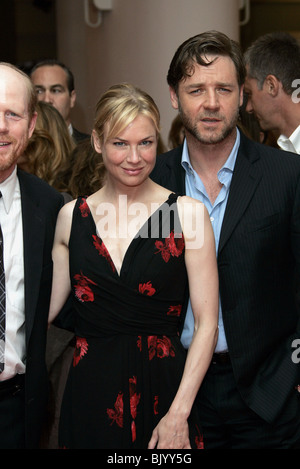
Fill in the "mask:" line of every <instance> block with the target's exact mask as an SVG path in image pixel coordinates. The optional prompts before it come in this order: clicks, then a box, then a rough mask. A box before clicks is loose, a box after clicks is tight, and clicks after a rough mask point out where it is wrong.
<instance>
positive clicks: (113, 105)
mask: <svg viewBox="0 0 300 469" xmlns="http://www.w3.org/2000/svg"><path fill="white" fill-rule="evenodd" d="M141 114H142V115H144V116H146V117H149V118H150V119H151V120H152V122H153V124H154V126H155V129H156V132H157V135H159V132H160V113H159V110H158V107H157V105H156V104H155V102H154V100H153V99H152V98H151V96H149V95H148V94H147V93H145V92H144V91H142V90H141V89H140V88H138V87H136V86H134V85H132V84H130V83H121V84H118V85H113V86H111V87H110V88H109V89H108V90H107V91H106V92H105V93H104V94H103V95H102V97H101V98H100V100H99V101H98V103H97V106H96V113H95V120H94V130H95V133H96V135H97V137H98V139H99V141H100V142H101V143H104V126H105V124H108V134H107V135H106V138H113V137H116V136H117V135H118V134H119V133H120V132H122V130H124V129H125V128H126V127H127V126H128V125H129V124H130V123H131V122H132V121H133V120H134V119H135V118H136V117H137V116H138V115H141Z"/></svg>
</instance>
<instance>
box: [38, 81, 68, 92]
mask: <svg viewBox="0 0 300 469" xmlns="http://www.w3.org/2000/svg"><path fill="white" fill-rule="evenodd" d="M35 88H37V89H41V90H45V89H46V87H45V86H44V85H35ZM49 88H50V89H51V88H61V89H63V90H64V89H66V88H65V86H63V85H61V84H60V83H57V84H55V85H50V86H49Z"/></svg>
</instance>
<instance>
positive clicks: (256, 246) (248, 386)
mask: <svg viewBox="0 0 300 469" xmlns="http://www.w3.org/2000/svg"><path fill="white" fill-rule="evenodd" d="M167 80H168V84H169V88H170V96H171V103H172V106H173V108H174V109H176V110H178V111H179V115H180V117H181V119H182V122H183V125H184V131H185V140H184V142H183V145H182V146H180V147H178V148H176V149H174V150H171V151H170V152H168V153H166V154H163V155H160V156H159V157H158V159H157V163H156V167H155V168H154V170H153V173H152V176H151V177H152V179H153V180H154V181H155V182H157V183H159V184H161V185H163V186H165V187H166V188H168V189H170V190H172V191H174V192H177V193H179V194H186V195H189V196H191V197H194V198H196V199H199V200H200V201H202V202H203V203H204V204H205V206H206V208H207V210H208V212H209V214H210V219H211V223H212V226H213V230H214V234H215V241H216V251H217V258H218V270H219V285H220V287H219V290H220V301H219V338H218V342H217V345H216V349H215V353H214V355H213V359H212V362H211V365H210V367H209V369H208V372H207V374H206V377H205V379H204V381H203V384H202V386H201V390H200V391H199V393H198V408H199V412H200V416H201V421H202V425H203V430H204V448H207V449H218V448H219V449H226V448H229V449H247V448H248V449H250V448H251V449H267V448H269V449H271V448H272V449H284V448H288V449H290V448H295V447H299V439H300V398H299V397H300V396H299V389H300V386H299V383H300V364H299V363H298V362H299V360H297V359H295V358H296V357H297V354H295V353H293V352H295V347H297V344H299V338H300V320H299V310H298V308H297V304H296V300H295V296H296V295H295V290H296V288H295V283H296V282H295V279H296V273H297V275H299V273H300V160H299V156H297V155H295V154H292V153H287V152H283V151H281V150H277V149H274V148H271V147H268V146H266V145H262V144H259V143H256V142H253V141H251V140H249V139H248V138H247V137H246V136H245V135H244V134H243V133H242V132H241V131H240V130H239V129H238V127H237V123H238V116H239V108H240V106H241V105H242V102H243V87H244V80H245V65H244V60H243V55H242V53H241V50H240V48H239V46H238V44H237V43H236V42H235V41H232V40H231V39H230V38H228V37H227V36H226V35H225V34H223V33H220V32H217V31H208V32H204V33H202V34H198V35H196V36H194V37H192V38H190V39H188V40H186V41H185V42H184V43H183V44H181V46H179V48H178V49H177V51H176V53H175V55H174V57H173V59H172V61H171V64H170V67H169V71H168V76H167ZM298 284H299V282H298V279H297V285H298ZM193 332H194V324H193V320H192V312H191V305H190V302H189V301H188V298H187V312H186V318H185V321H184V324H183V331H182V335H181V341H182V343H183V345H184V346H185V348H188V347H189V345H190V343H191V340H192V336H193ZM298 347H299V345H298Z"/></svg>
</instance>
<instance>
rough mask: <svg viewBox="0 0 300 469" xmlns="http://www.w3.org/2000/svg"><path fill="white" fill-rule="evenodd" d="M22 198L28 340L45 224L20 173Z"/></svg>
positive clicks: (40, 263)
mask: <svg viewBox="0 0 300 469" xmlns="http://www.w3.org/2000/svg"><path fill="white" fill-rule="evenodd" d="M18 176H19V182H20V189H21V200H22V220H23V246H24V278H25V318H26V321H25V324H26V341H27V342H28V339H29V337H30V332H31V329H32V325H33V321H34V313H35V310H36V305H37V301H38V295H39V288H37V285H39V284H40V278H41V273H42V265H43V239H44V230H45V224H44V222H43V213H41V212H40V210H39V208H38V204H37V202H36V201H35V200H34V198H33V197H32V196H31V193H30V188H29V187H27V184H26V183H25V181H24V180H23V178H22V175H21V174H20V173H19V174H18Z"/></svg>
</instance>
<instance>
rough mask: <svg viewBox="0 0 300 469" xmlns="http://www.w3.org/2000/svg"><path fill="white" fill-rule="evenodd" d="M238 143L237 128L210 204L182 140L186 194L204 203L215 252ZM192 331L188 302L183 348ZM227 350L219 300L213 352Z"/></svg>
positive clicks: (188, 342)
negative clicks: (216, 335) (232, 144)
mask: <svg viewBox="0 0 300 469" xmlns="http://www.w3.org/2000/svg"><path fill="white" fill-rule="evenodd" d="M239 145H240V134H239V131H238V129H237V137H236V141H235V144H234V146H233V148H232V151H231V153H230V155H229V157H228V159H227V161H226V163H225V164H224V166H223V167H222V168H221V169H220V170H219V171H218V179H219V181H220V183H221V184H222V188H221V190H220V192H219V195H218V197H217V198H216V200H215V202H214V204H213V205H212V204H211V202H210V200H209V197H208V195H207V192H206V190H205V187H204V185H203V183H202V181H201V179H200V177H199V176H198V174H197V173H196V171H194V169H193V167H192V165H191V163H190V157H189V152H188V147H187V143H186V140H185V141H184V145H183V152H182V159H181V164H182V166H183V168H184V169H185V174H186V175H185V184H186V195H188V196H190V197H193V198H194V199H198V200H200V201H201V202H203V203H204V205H205V207H206V208H207V211H208V213H209V216H210V220H211V224H212V227H213V231H214V236H215V244H216V252H218V246H219V240H220V233H221V227H222V223H223V217H224V213H225V208H226V204H227V200H228V194H229V188H230V183H231V179H232V174H233V169H234V165H235V161H236V157H237V152H238V149H239ZM193 332H194V317H193V312H192V309H191V303H190V302H189V304H188V309H187V313H186V318H185V322H184V327H183V331H182V335H181V342H182V344H183V346H184V347H185V348H188V347H189V345H190V343H191V340H192V336H193ZM224 351H227V343H226V337H225V331H224V325H223V317H222V308H221V302H220V301H219V336H218V342H217V345H216V349H215V352H224Z"/></svg>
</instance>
